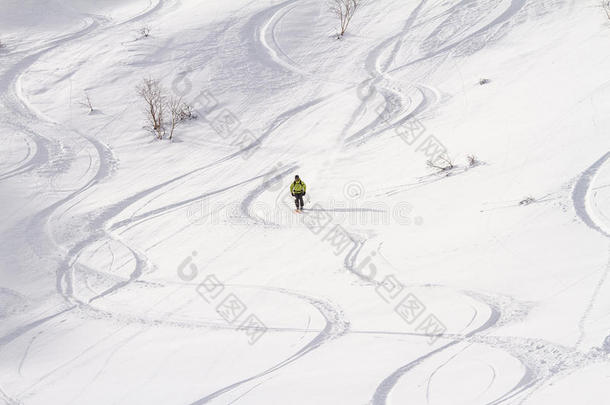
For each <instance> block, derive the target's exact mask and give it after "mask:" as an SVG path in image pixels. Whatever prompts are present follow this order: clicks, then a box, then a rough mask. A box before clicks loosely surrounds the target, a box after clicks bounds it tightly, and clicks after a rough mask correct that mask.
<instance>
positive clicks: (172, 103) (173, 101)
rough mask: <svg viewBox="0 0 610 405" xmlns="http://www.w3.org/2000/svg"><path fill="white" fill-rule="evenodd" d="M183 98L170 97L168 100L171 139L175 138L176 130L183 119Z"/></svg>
mask: <svg viewBox="0 0 610 405" xmlns="http://www.w3.org/2000/svg"><path fill="white" fill-rule="evenodd" d="M182 106H183V103H182V98H176V97H170V99H169V100H167V109H168V110H169V116H170V121H169V140H170V141H171V140H172V139H174V130H175V129H176V127H177V126H178V124H179V123H180V122H181V121H182V120H183V118H182Z"/></svg>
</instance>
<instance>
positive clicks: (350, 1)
mask: <svg viewBox="0 0 610 405" xmlns="http://www.w3.org/2000/svg"><path fill="white" fill-rule="evenodd" d="M362 1H363V0H328V3H329V8H330V12H331V13H333V14H334V15H335V16H336V17H337V18H338V19H339V22H340V26H341V31H340V32H339V34H338V35H337V39H339V38H341V37H343V34H345V31H347V27H348V26H349V23H350V22H351V21H352V18H353V17H354V14H355V13H356V11H357V10H358V9H359V8H360V6H362Z"/></svg>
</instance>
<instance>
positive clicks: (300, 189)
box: [290, 180, 307, 194]
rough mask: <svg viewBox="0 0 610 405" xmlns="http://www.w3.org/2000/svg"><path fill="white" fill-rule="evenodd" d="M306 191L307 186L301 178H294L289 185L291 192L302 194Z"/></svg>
mask: <svg viewBox="0 0 610 405" xmlns="http://www.w3.org/2000/svg"><path fill="white" fill-rule="evenodd" d="M306 191H307V186H306V185H305V183H303V180H295V181H293V182H292V184H291V185H290V193H291V194H299V193H300V194H302V193H304V192H306Z"/></svg>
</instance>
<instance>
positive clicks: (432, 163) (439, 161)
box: [426, 155, 455, 172]
mask: <svg viewBox="0 0 610 405" xmlns="http://www.w3.org/2000/svg"><path fill="white" fill-rule="evenodd" d="M426 164H427V165H428V167H429V168H431V169H435V170H438V171H441V172H446V171H448V170H451V169H453V168H454V167H455V165H454V164H453V161H452V160H451V159H450V158H449V157H448V156H446V155H440V156H438V157H437V158H435V159H434V160H433V159H429V160H428V161H427V162H426Z"/></svg>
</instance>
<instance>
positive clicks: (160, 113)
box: [136, 78, 166, 139]
mask: <svg viewBox="0 0 610 405" xmlns="http://www.w3.org/2000/svg"><path fill="white" fill-rule="evenodd" d="M136 91H137V92H138V95H139V96H140V97H141V98H142V99H143V100H144V102H145V103H146V109H145V115H146V120H147V122H148V128H149V130H150V131H151V132H152V133H153V134H154V135H155V137H156V138H157V139H163V136H164V135H165V125H164V124H165V123H164V115H165V110H166V105H165V104H166V103H165V95H164V93H165V91H164V90H163V87H161V84H160V83H159V81H158V80H156V79H152V78H149V79H144V80H143V81H142V83H141V84H139V85H138V86H137V87H136Z"/></svg>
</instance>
